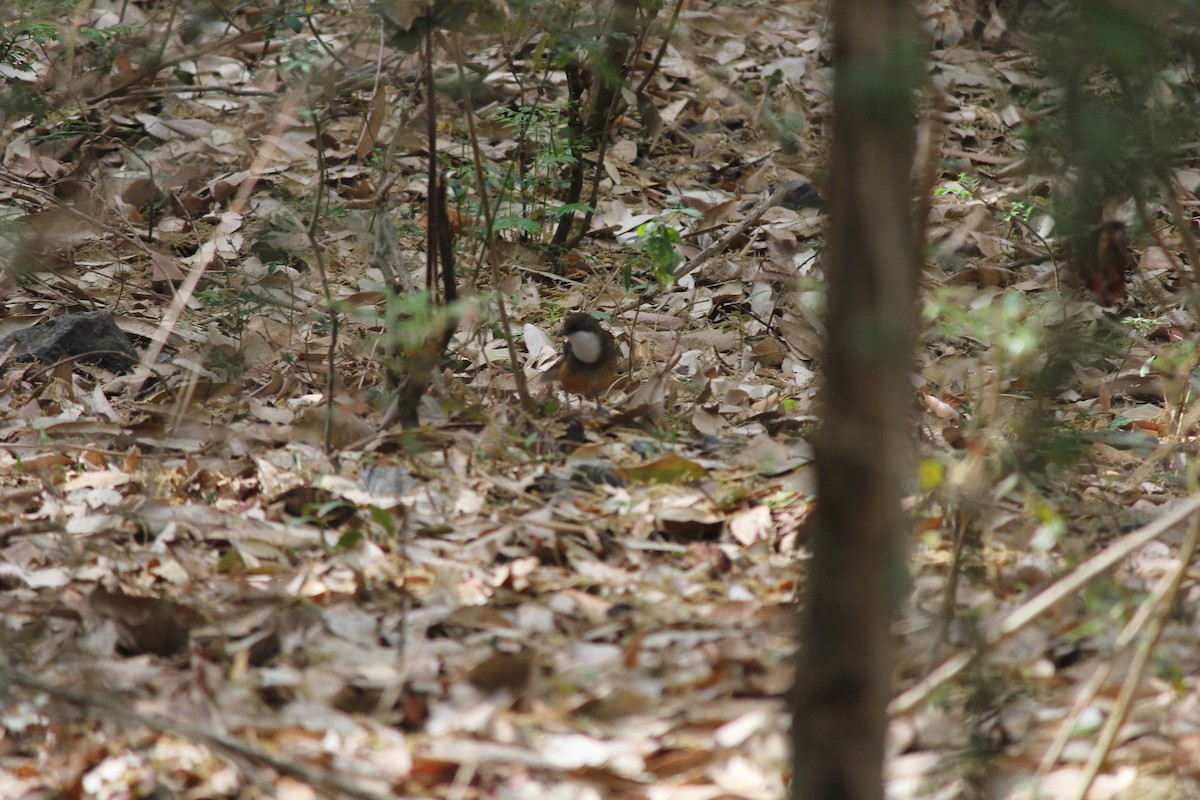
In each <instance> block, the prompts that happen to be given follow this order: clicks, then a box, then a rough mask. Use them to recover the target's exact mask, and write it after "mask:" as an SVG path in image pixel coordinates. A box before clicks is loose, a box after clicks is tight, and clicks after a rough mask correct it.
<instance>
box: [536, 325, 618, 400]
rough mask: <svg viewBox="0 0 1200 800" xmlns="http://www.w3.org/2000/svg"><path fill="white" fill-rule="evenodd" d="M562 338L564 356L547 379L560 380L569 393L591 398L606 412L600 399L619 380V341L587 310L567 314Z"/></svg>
mask: <svg viewBox="0 0 1200 800" xmlns="http://www.w3.org/2000/svg"><path fill="white" fill-rule="evenodd" d="M558 335H559V336H561V337H562V338H563V355H562V358H560V359H559V360H558V363H557V364H555V365H554V366H553V367H551V368H550V369H548V370H547V371H546V373H545V376H544V377H545V378H547V379H549V380H553V379H554V378H558V382H559V383H561V384H562V387H563V389H564V390H565V391H566V392H567V393H568V394H576V395H580V396H582V397H588V398H591V399H592V400H595V401H596V407H597V408H598V409H601V410H602V409H603V406H602V405H600V396H601V395H602V394H603V393H604V392H605V391H606V390H607V389H608V387H610V386H612V385H613V382H614V381H615V380H616V379H617V366H618V364H619V363H620V361H621V351H620V350H619V349H618V348H617V341H616V339H614V338H613V335H612V334H611V333H609V332H608V331H607V330H605V329H604V326H602V325H601V324H600V323H599V322H598V321H597V320H596V318H595V317H593V316H592V315H591V314H588V313H586V312H583V311H577V312H575V313H573V314H569V315H567V317H566V318H565V319H563V322H562V327H561V328H559V331H558Z"/></svg>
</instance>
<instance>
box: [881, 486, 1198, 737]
mask: <svg viewBox="0 0 1200 800" xmlns="http://www.w3.org/2000/svg"><path fill="white" fill-rule="evenodd" d="M1198 509H1200V493H1198V494H1193V495H1191V496H1189V497H1188V498H1187V499H1185V500H1182V501H1180V502H1179V504H1178V505H1176V506H1175V507H1174V508H1172V509H1171V510H1170V511H1167V512H1166V513H1164V514H1162V515H1161V516H1159V517H1158V518H1157V519H1156V520H1154V521H1153V522H1151V523H1150V524H1148V525H1145V526H1143V527H1141V528H1138V529H1137V530H1135V531H1133V532H1132V533H1130V534H1128V535H1127V536H1125V537H1124V538H1122V539H1119V540H1118V541H1116V542H1113V543H1112V544H1110V545H1109V546H1108V547H1106V548H1104V550H1102V551H1100V552H1099V553H1097V554H1096V555H1094V556H1092V557H1091V558H1090V559H1088V560H1087V561H1085V562H1083V563H1082V564H1080V565H1079V566H1078V567H1076V568H1075V569H1074V570H1073V571H1072V572H1071V573H1070V574H1068V575H1064V576H1063V577H1062V578H1060V579H1059V580H1058V581H1057V582H1056V583H1054V584H1053V585H1051V586H1049V587H1048V588H1046V589H1045V590H1044V591H1043V592H1041V593H1040V594H1038V595H1037V596H1035V597H1033V598H1031V599H1030V600H1029V601H1027V602H1026V603H1025V604H1024V605H1021V606H1019V607H1017V608H1015V609H1013V610H1012V611H1010V612H1009V613H1008V614H1007V615H1005V616H1004V618H1003V619H1001V620H1000V621H999V622H998V623H996V624H995V625H994V626H992V627H991V629H990V630H988V631H987V632H986V633H985V635H984V637H983V649H984V650H988V649H991V648H994V647H995V646H996V645H998V644H1000V643H1001V642H1003V641H1005V640H1006V639H1008V637H1010V636H1012V635H1013V634H1014V633H1017V632H1018V631H1020V630H1021V629H1022V628H1024V627H1025V626H1026V625H1028V624H1029V623H1031V622H1033V621H1034V620H1035V619H1037V618H1038V617H1040V616H1041V615H1042V614H1044V613H1046V611H1047V610H1048V609H1050V608H1053V607H1054V606H1055V605H1057V604H1058V603H1061V602H1062V601H1063V600H1064V599H1065V598H1067V597H1068V596H1070V595H1072V594H1074V593H1075V592H1077V591H1079V590H1080V589H1081V588H1083V587H1084V586H1086V585H1087V584H1088V582H1089V581H1091V580H1092V579H1093V578H1096V577H1097V576H1099V575H1102V574H1104V573H1105V572H1107V571H1108V570H1110V569H1112V568H1113V567H1114V566H1116V565H1117V563H1118V562H1119V561H1121V560H1122V559H1123V558H1125V557H1127V556H1129V555H1130V554H1131V553H1133V552H1134V551H1135V550H1137V549H1138V548H1140V547H1144V546H1145V545H1146V544H1148V543H1150V542H1151V541H1153V540H1155V539H1157V538H1158V537H1159V536H1162V535H1163V534H1164V533H1166V532H1167V531H1169V530H1170V529H1171V528H1172V527H1174V526H1175V525H1177V524H1178V523H1180V522H1181V521H1183V520H1184V519H1186V518H1187V517H1188V516H1189V515H1191V514H1193V513H1195V512H1196V511H1197V510H1198ZM980 654H981V653H980V652H973V653H959V654H958V655H956V656H954V657H953V658H951V659H949V660H947V661H945V662H944V663H943V664H942V665H941V666H940V667H938V668H937V669H936V670H934V671H933V672H931V673H930V674H929V676H928V677H926V678H925V679H924V680H922V681H920V682H919V683H917V684H916V685H914V686H912V687H911V688H909V689H907V690H906V691H904V692H902V693H901V694H900V695H898V696H897V697H896V698H895V699H893V700H892V702H891V703H889V704H888V715H889V716H892V717H898V716H900V715H901V714H907V713H909V712H910V711H913V710H914V709H916V708H917V707H918V706H920V705H921V704H922V703H924V702H925V701H926V700H928V699H929V698H930V697H931V696H933V693H934V692H936V691H937V690H938V689H940V688H941V687H942V686H944V685H945V684H946V683H948V682H949V681H951V680H953V679H954V677H955V676H956V675H958V673H960V672H962V671H963V670H964V669H966V667H967V666H968V665H969V664H970V663H971V662H972V661H974V660H975V659H976V658H978V657H979V655H980Z"/></svg>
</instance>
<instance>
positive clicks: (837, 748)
mask: <svg viewBox="0 0 1200 800" xmlns="http://www.w3.org/2000/svg"><path fill="white" fill-rule="evenodd" d="M832 8H833V14H834V37H835V54H836V67H837V77H836V83H835V95H834V142H833V152H832V162H831V171H830V177H831V181H830V184H831V192H830V200H831V206H832V217H831V222H830V230H829V241H828V245H829V251H828V260H827V262H826V265H827V266H826V269H827V274H828V277H829V307H828V337H829V338H828V341H827V344H826V350H825V355H824V360H823V366H824V369H825V385H824V389H823V397H822V415H823V424H822V427H821V429H820V431H819V432H818V434H817V436H816V439H815V441H814V447H815V450H816V460H817V486H818V501H817V508H816V512H815V515H816V516H815V520H816V525H815V540H814V543H813V559H812V561H811V563H810V567H809V574H808V584H807V598H806V606H805V609H804V611H803V612H802V614H801V638H802V649H801V654H800V659H799V669H798V671H797V678H796V687H795V694H794V697H793V711H794V718H793V741H794V745H795V752H794V767H795V771H794V775H793V784H792V797H793V799H794V800H878V798H881V797H882V796H883V787H882V763H883V753H884V750H883V747H884V733H885V731H886V726H887V719H886V704H887V701H888V699H889V697H890V693H891V687H890V680H891V649H890V637H889V626H890V623H891V620H892V618H893V614H894V608H895V603H896V599H897V596H898V589H899V587H900V586H901V585H902V583H903V579H902V577H901V576H902V574H903V560H902V557H901V547H900V541H901V536H900V531H901V527H902V516H901V512H900V500H901V475H902V474H903V472H904V470H905V469H906V467H907V465H908V464H909V436H908V425H907V423H908V411H909V409H910V407H911V402H910V385H909V373H910V370H911V368H912V363H913V336H914V334H913V330H914V320H915V308H914V306H915V293H916V282H917V274H918V267H919V262H918V252H919V248H918V246H917V244H916V243H915V242H914V241H913V240H914V236H913V231H914V225H913V220H912V207H913V202H912V191H913V190H912V184H911V181H910V170H911V165H912V159H913V148H914V141H913V139H914V137H913V127H914V126H913V106H912V94H913V88H914V85H915V84H916V82H917V81H918V80H919V78H920V62H919V61H918V60H917V58H916V51H915V45H914V41H915V39H914V33H913V32H914V30H915V28H914V26H913V24H912V18H911V8H910V7H909V4H908V3H907V2H905V0H838V1H837V2H835V3H833V4H832Z"/></svg>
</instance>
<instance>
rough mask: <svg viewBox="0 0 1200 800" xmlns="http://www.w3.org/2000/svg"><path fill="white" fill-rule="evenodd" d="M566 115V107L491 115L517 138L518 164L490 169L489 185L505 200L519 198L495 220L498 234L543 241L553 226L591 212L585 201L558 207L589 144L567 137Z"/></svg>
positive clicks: (556, 105) (526, 108) (508, 110)
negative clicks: (518, 234)
mask: <svg viewBox="0 0 1200 800" xmlns="http://www.w3.org/2000/svg"><path fill="white" fill-rule="evenodd" d="M564 114H565V105H563V104H562V103H552V104H548V105H529V106H519V107H517V108H499V109H496V110H495V111H494V112H493V113H492V117H493V119H495V120H496V121H497V122H499V123H500V124H501V125H503V126H504V127H505V128H508V129H509V130H510V131H512V133H513V135H514V136H515V138H516V140H517V157H516V160H515V162H514V165H513V166H511V167H509V168H506V169H503V170H491V174H490V175H489V181H488V182H489V184H491V185H492V186H493V187H494V188H495V189H497V190H498V191H499V193H500V194H501V195H502V196H505V195H512V194H515V195H516V198H517V200H516V202H515V203H507V204H506V203H501V206H500V212H499V213H498V214H497V215H496V219H495V228H496V230H497V231H505V230H518V231H520V232H521V233H522V234H523V235H524V236H526V237H528V238H530V239H534V240H539V239H541V238H542V237H543V236H544V234H545V232H546V230H547V226H548V225H549V226H552V225H556V224H557V223H558V221H559V220H560V219H562V218H563V217H569V216H572V215H574V214H578V213H588V212H590V211H592V208H591V207H590V206H588V205H587V204H585V203H558V204H556V203H555V202H554V200H553V198H554V197H556V196H557V195H559V194H561V193H562V192H563V191H565V190H566V189H567V181H566V179H565V178H564V173H565V172H566V170H567V169H568V168H570V167H572V166H574V165H575V164H577V163H578V162H579V153H581V152H583V151H584V150H585V149H586V145H587V143H586V142H584V141H579V140H573V139H572V138H571V137H570V136H568V135H567V133H566V127H565V125H564V123H563V117H564Z"/></svg>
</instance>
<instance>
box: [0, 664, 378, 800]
mask: <svg viewBox="0 0 1200 800" xmlns="http://www.w3.org/2000/svg"><path fill="white" fill-rule="evenodd" d="M5 684H16V685H17V686H23V687H25V688H26V689H32V690H34V691H37V692H43V693H45V694H47V695H49V696H51V697H53V698H54V699H56V700H60V701H62V702H66V703H70V704H72V705H76V706H80V707H83V708H88V709H95V710H99V711H103V712H105V713H106V714H109V715H110V716H112V717H115V718H117V719H120V720H124V721H126V722H134V723H137V724H139V725H144V726H145V727H147V728H150V729H151V730H156V731H159V732H160V733H169V734H171V735H173V736H179V737H180V738H183V739H187V740H189V741H192V742H196V743H197V744H201V745H204V746H205V747H207V748H209V749H210V750H213V751H214V752H217V753H220V754H222V755H224V756H225V757H227V758H231V759H234V760H235V761H236V760H240V759H245V760H247V761H251V762H254V763H257V764H263V765H265V766H267V767H270V768H271V769H273V770H275V771H276V772H278V773H279V774H280V775H285V776H287V777H289V778H295V779H296V780H298V781H302V782H304V783H307V784H308V785H309V786H312V787H313V788H315V789H318V790H322V791H326V792H335V793H337V794H341V795H345V796H346V797H353V798H356V800H396V798H395V797H394V796H392V795H381V794H376V793H375V792H372V791H368V790H367V789H364V788H362V787H361V786H359V785H357V784H356V783H353V782H352V781H349V780H347V779H346V778H344V777H342V776H341V775H340V774H338V773H336V772H334V771H332V770H327V769H321V768H319V767H310V766H308V765H306V764H301V763H299V762H296V761H289V760H285V759H283V758H280V757H278V756H274V755H272V754H270V753H268V752H266V751H264V750H260V749H259V748H257V747H254V746H252V745H250V744H247V743H246V742H244V741H242V740H241V739H236V738H234V737H232V736H226V735H225V734H221V733H217V732H216V731H211V730H205V729H204V728H200V727H198V726H195V725H188V724H187V723H184V722H176V721H175V720H172V719H166V718H164V717H159V716H151V715H149V714H142V713H141V712H138V711H134V710H133V709H132V708H131V707H130V706H129V704H126V703H122V702H121V701H119V700H115V699H113V698H111V697H109V696H107V695H100V694H94V693H92V692H81V691H78V690H75V689H67V688H65V687H62V686H55V685H54V684H52V683H49V682H47V681H43V680H40V679H38V678H34V677H33V676H31V675H26V674H25V673H23V672H19V671H17V670H14V669H11V668H9V667H0V685H5Z"/></svg>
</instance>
